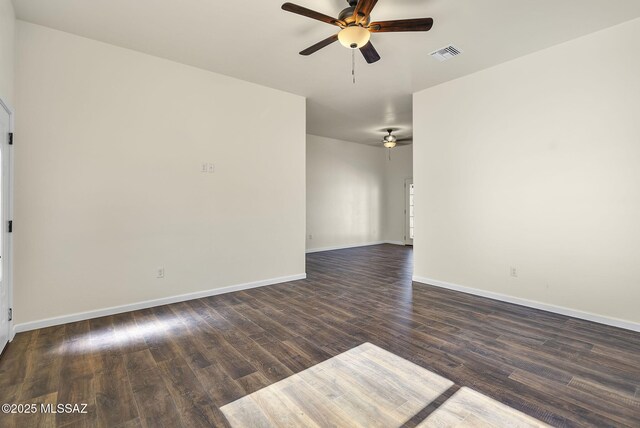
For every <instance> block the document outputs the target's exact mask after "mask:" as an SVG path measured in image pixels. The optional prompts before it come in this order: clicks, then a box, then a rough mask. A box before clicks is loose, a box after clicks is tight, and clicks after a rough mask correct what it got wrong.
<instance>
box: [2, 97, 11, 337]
mask: <svg viewBox="0 0 640 428" xmlns="http://www.w3.org/2000/svg"><path fill="white" fill-rule="evenodd" d="M0 108H2V109H4V110H5V111H6V112H7V114H8V115H9V132H14V129H15V118H14V112H13V109H12V108H11V107H9V105H8V104H7V103H6V102H5V101H4V100H3V99H2V97H0ZM2 144H5V143H4V142H2ZM3 155H4V156H7V157H8V158H7V165H8V168H9V171H8V173H7V175H6V177H7V181H8V194H7V195H3V198H5V200H4V201H0V202H2V203H6V204H7V210H6V216H7V218H6V219H5V220H6V221H9V220H13V195H14V181H13V171H14V166H13V145H9V144H7V147H6V150H5V153H3ZM1 208H2V207H1V205H0V209H1ZM0 227H1V228H2V229H0V230H2V233H3V234H4V235H5V236H4V238H5V239H4V240H3V242H4V251H3V254H2V255H3V259H4V260H3V261H2V263H3V268H4V271H3V280H4V281H5V282H6V287H7V297H8V300H9V305H8V306H9V308H10V309H11V308H13V233H9V232H8V231H7V225H6V224H3V225H0ZM8 315H9V314H0V316H8ZM13 318H15V316H14V317H13ZM7 327H8V329H9V331H8V339H9V342H11V341H12V340H13V338H14V337H15V331H14V328H13V319H11V320H10V321H9V323H8V324H7Z"/></svg>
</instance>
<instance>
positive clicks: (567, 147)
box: [414, 20, 640, 322]
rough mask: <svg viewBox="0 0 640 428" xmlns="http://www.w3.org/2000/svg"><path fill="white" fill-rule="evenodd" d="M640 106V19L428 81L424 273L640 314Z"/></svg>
mask: <svg viewBox="0 0 640 428" xmlns="http://www.w3.org/2000/svg"><path fill="white" fill-rule="evenodd" d="M639 118H640V20H634V21H631V22H628V23H625V24H622V25H619V26H616V27H613V28H610V29H607V30H605V31H601V32H598V33H594V34H592V35H589V36H586V37H582V38H580V39H577V40H574V41H571V42H568V43H564V44H562V45H558V46H556V47H553V48H550V49H546V50H543V51H541V52H538V53H535V54H532V55H529V56H526V57H523V58H520V59H517V60H515V61H511V62H509V63H506V64H503V65H499V66H497V67H494V68H491V69H488V70H485V71H482V72H479V73H476V74H473V75H471V76H467V77H464V78H461V79H458V80H455V81H451V82H448V83H445V84H442V85H440V86H437V87H434V88H431V89H428V90H425V91H422V92H419V93H417V94H416V95H415V97H414V129H415V132H414V138H415V139H414V179H415V184H416V192H417V194H416V212H417V217H416V239H415V275H416V276H417V277H421V278H422V279H425V278H426V279H435V280H440V281H444V282H448V283H453V284H459V285H463V286H467V287H474V288H477V289H482V290H485V291H489V292H496V293H502V294H506V295H509V296H516V297H519V298H523V299H530V300H534V301H538V302H543V303H546V304H551V305H556V306H560V307H565V308H571V309H575V310H579V311H583V312H586V313H590V314H596V315H599V316H604V317H609V318H615V319H620V320H627V321H631V322H640V310H639V309H638V302H640V226H639V225H640V223H639V219H640V185H639V183H640V120H638V119H639ZM512 266H513V267H515V268H517V274H518V277H517V278H513V277H511V276H510V267H512Z"/></svg>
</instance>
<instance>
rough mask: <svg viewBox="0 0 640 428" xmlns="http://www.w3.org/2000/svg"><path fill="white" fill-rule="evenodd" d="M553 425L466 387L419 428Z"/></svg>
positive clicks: (535, 427)
mask: <svg viewBox="0 0 640 428" xmlns="http://www.w3.org/2000/svg"><path fill="white" fill-rule="evenodd" d="M548 426H549V425H547V424H545V423H543V422H540V421H538V420H537V419H534V418H532V417H531V416H528V415H525V414H524V413H522V412H518V411H517V410H514V409H512V408H511V407H509V406H506V405H504V404H502V403H500V402H498V401H496V400H493V399H491V398H489V397H487V396H486V395H482V394H480V393H479V392H478V391H474V390H472V389H469V388H467V387H466V386H465V387H462V388H460V389H459V390H458V392H456V393H455V394H454V395H453V396H452V397H451V398H449V399H448V400H447V401H446V402H445V403H444V404H443V405H442V406H440V407H438V408H437V409H436V411H435V412H433V413H431V415H429V417H428V418H427V419H425V420H424V421H423V422H421V423H420V425H418V428H441V427H447V428H453V427H455V428H491V427H509V428H512V427H518V428H545V427H548Z"/></svg>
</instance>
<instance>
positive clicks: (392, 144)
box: [384, 141, 396, 149]
mask: <svg viewBox="0 0 640 428" xmlns="http://www.w3.org/2000/svg"><path fill="white" fill-rule="evenodd" d="M384 146H385V147H386V148H387V149H393V148H394V147H395V146H396V142H395V141H385V142H384Z"/></svg>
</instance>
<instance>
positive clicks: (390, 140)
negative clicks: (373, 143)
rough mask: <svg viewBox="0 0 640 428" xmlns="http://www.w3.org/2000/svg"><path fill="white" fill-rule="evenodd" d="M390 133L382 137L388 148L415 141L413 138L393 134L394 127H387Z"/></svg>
mask: <svg viewBox="0 0 640 428" xmlns="http://www.w3.org/2000/svg"><path fill="white" fill-rule="evenodd" d="M387 132H388V135H385V136H384V138H383V139H382V144H383V145H384V146H385V147H386V148H387V149H392V148H394V147H395V146H406V145H408V144H411V143H410V142H411V141H413V138H398V137H396V136H395V135H393V129H391V128H389V129H387Z"/></svg>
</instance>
